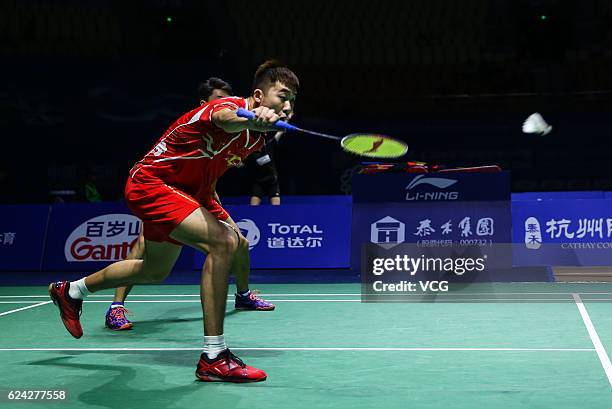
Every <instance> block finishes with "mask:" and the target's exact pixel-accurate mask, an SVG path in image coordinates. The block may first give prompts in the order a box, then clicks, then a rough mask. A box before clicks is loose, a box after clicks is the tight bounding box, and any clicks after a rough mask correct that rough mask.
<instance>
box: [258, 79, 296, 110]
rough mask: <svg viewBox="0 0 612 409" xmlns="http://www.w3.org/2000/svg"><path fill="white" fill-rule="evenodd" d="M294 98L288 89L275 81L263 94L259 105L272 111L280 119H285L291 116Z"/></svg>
mask: <svg viewBox="0 0 612 409" xmlns="http://www.w3.org/2000/svg"><path fill="white" fill-rule="evenodd" d="M296 96H297V95H296V94H295V92H293V91H292V90H291V89H289V87H287V86H286V85H285V84H283V83H282V82H279V81H277V82H276V83H275V84H274V85H272V86H271V87H270V88H268V90H267V92H266V93H264V94H263V98H262V100H261V105H263V106H265V107H268V108H271V109H273V110H274V112H276V113H277V114H278V115H280V117H281V119H287V118H290V117H291V115H292V114H293V108H294V106H295V98H296Z"/></svg>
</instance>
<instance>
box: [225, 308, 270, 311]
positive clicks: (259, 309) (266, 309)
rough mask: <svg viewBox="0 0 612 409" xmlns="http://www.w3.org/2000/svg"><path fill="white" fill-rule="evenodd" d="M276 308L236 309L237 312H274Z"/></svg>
mask: <svg viewBox="0 0 612 409" xmlns="http://www.w3.org/2000/svg"><path fill="white" fill-rule="evenodd" d="M274 308H276V307H272V308H244V307H234V309H235V310H239V311H274Z"/></svg>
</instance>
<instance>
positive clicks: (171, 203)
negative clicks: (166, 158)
mask: <svg viewBox="0 0 612 409" xmlns="http://www.w3.org/2000/svg"><path fill="white" fill-rule="evenodd" d="M125 200H126V203H127V205H128V207H129V208H130V210H131V211H132V213H134V215H136V216H137V217H139V218H140V219H141V220H142V223H143V229H144V238H145V239H146V240H152V241H159V242H162V241H168V242H170V243H174V244H181V243H179V242H177V241H176V240H173V239H172V238H170V233H172V230H174V229H175V228H176V226H178V225H179V224H180V223H181V222H182V221H183V220H185V218H186V217H187V216H189V215H190V214H191V213H193V212H194V210H196V209H198V208H200V207H203V208H205V209H206V210H208V211H209V212H210V213H211V214H212V215H213V216H215V217H216V218H217V219H218V220H222V221H225V220H227V219H228V218H229V217H230V216H229V214H228V213H227V212H226V211H225V209H224V208H223V207H221V205H220V204H219V202H217V201H216V200H215V199H214V198H213V197H212V196H211V197H206V198H203V199H200V201H198V200H196V199H194V198H193V197H192V196H190V195H188V194H187V193H185V192H182V191H181V190H179V189H177V188H175V187H172V186H168V185H167V184H165V183H164V182H163V181H162V180H161V179H157V178H146V180H144V181H143V180H134V179H132V178H131V177H128V180H127V183H126V185H125Z"/></svg>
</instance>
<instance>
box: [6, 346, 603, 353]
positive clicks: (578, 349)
mask: <svg viewBox="0 0 612 409" xmlns="http://www.w3.org/2000/svg"><path fill="white" fill-rule="evenodd" d="M201 350H202V348H201V347H199V348H0V352H10V351H27V352H34V351H91V352H96V351H201ZM232 351H484V352H495V351H501V352H504V351H510V352H513V351H514V352H593V351H595V350H594V349H593V348H418V347H417V348H359V347H357V348H351V347H338V348H333V347H332V348H316V347H312V348H311V347H295V348H291V347H287V348H283V347H279V348H257V347H254V348H248V347H245V348H232Z"/></svg>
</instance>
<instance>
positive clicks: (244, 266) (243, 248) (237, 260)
mask: <svg viewBox="0 0 612 409" xmlns="http://www.w3.org/2000/svg"><path fill="white" fill-rule="evenodd" d="M224 222H225V223H228V224H229V225H230V227H231V228H232V229H233V230H234V231H235V232H236V234H237V235H238V236H239V237H240V241H239V243H238V248H237V249H236V254H235V255H234V261H233V263H232V267H231V269H230V271H231V272H232V273H233V274H234V277H235V278H236V294H235V295H234V297H235V303H234V307H235V308H236V309H237V310H255V311H272V310H273V309H274V308H275V307H276V306H275V305H274V304H272V303H271V302H268V301H266V300H264V299H262V298H260V297H258V296H257V291H256V290H255V291H251V290H250V289H249V276H250V273H251V255H250V253H249V242H248V240H247V239H246V238H245V237H244V236H243V235H242V233H240V228H239V227H238V225H237V224H236V223H235V222H234V220H232V218H231V217H228V218H227V219H226V220H225V221H224Z"/></svg>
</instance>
